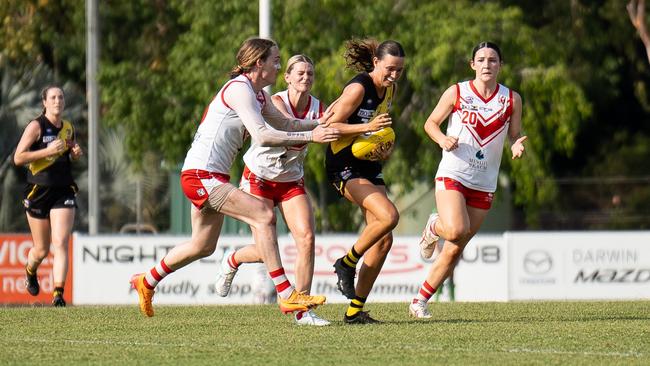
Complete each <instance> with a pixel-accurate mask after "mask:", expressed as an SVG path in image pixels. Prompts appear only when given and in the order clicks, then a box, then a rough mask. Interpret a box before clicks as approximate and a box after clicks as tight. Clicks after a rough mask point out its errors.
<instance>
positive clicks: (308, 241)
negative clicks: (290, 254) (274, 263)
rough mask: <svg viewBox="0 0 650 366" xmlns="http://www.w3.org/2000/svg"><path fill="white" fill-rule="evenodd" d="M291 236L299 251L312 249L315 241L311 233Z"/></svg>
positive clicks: (308, 231) (307, 231) (306, 232)
mask: <svg viewBox="0 0 650 366" xmlns="http://www.w3.org/2000/svg"><path fill="white" fill-rule="evenodd" d="M293 236H294V240H295V241H296V246H297V247H298V250H299V251H301V252H306V251H310V250H313V249H314V242H315V240H316V239H315V237H314V232H313V231H311V230H305V231H301V232H298V233H294V234H293Z"/></svg>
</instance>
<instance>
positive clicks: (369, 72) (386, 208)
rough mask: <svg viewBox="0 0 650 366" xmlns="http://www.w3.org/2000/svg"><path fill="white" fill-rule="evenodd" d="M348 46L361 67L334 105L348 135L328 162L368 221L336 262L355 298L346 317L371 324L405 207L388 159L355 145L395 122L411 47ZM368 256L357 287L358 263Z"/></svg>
mask: <svg viewBox="0 0 650 366" xmlns="http://www.w3.org/2000/svg"><path fill="white" fill-rule="evenodd" d="M346 48H347V50H346V54H345V58H346V62H347V66H348V67H350V68H352V69H355V70H358V71H360V73H359V74H357V75H356V76H355V77H354V78H353V79H352V80H350V81H349V82H348V83H347V85H346V86H345V88H344V89H343V93H342V94H341V96H340V97H339V98H338V99H337V100H336V101H335V102H334V103H332V106H331V107H330V109H331V112H332V113H333V115H332V118H331V121H332V122H333V123H332V126H333V127H335V128H337V129H338V130H340V131H341V134H342V138H341V139H339V140H338V141H336V142H333V143H330V145H329V147H328V149H327V153H326V159H325V162H326V164H325V165H326V169H327V177H328V180H329V182H330V183H331V184H333V185H334V187H335V188H336V190H337V191H338V192H339V194H340V195H341V196H343V197H345V198H346V199H347V200H348V201H350V202H352V203H354V204H355V205H357V206H359V207H360V208H361V211H362V213H363V216H364V219H365V222H366V226H365V227H364V228H363V230H362V231H361V234H360V236H359V239H357V241H356V243H355V244H354V245H353V246H352V248H351V249H350V250H349V252H348V253H347V254H346V255H345V256H343V257H342V258H339V259H337V260H336V262H335V264H334V269H335V273H336V275H337V277H338V281H337V286H338V288H339V290H341V292H342V293H343V295H345V296H346V297H347V298H349V299H351V300H352V301H351V302H350V306H349V307H348V310H347V311H346V314H345V316H344V321H345V322H346V323H351V324H354V323H361V324H366V323H376V322H377V321H376V320H375V319H373V318H371V317H370V316H369V315H368V313H367V312H365V311H363V307H364V304H365V302H366V299H367V298H368V294H369V293H370V290H371V289H372V286H373V284H374V283H375V280H376V279H377V275H379V271H380V270H381V267H382V265H383V264H384V261H385V260H386V256H387V255H388V251H389V250H390V248H391V245H392V243H393V236H392V234H391V231H392V230H393V228H395V226H396V225H397V222H398V220H399V213H398V212H397V208H396V207H395V205H394V204H393V202H391V200H390V199H389V198H388V196H387V194H386V186H385V183H384V179H383V175H382V162H381V161H368V160H361V159H358V158H356V157H355V156H354V155H353V154H352V149H351V146H352V143H353V141H354V139H355V138H356V137H357V136H359V135H361V134H364V133H368V132H374V131H379V130H381V129H382V128H384V127H389V126H390V125H391V123H392V120H391V117H390V116H389V115H388V111H389V110H390V106H391V103H392V100H393V97H394V94H395V83H396V82H397V80H398V79H399V77H400V76H401V75H402V71H403V70H404V56H405V53H404V49H403V48H402V46H401V45H400V44H399V43H398V42H395V41H385V42H382V43H381V44H378V42H377V41H375V40H372V39H365V40H356V39H353V40H350V41H348V43H347V44H346ZM335 122H337V123H335ZM388 153H390V152H388ZM383 158H384V159H385V158H387V156H384V157H383ZM362 256H363V264H362V265H361V269H360V270H359V279H358V281H357V285H356V289H355V285H354V277H355V275H356V266H357V263H358V261H359V259H360V258H361V257H362Z"/></svg>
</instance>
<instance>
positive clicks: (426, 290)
mask: <svg viewBox="0 0 650 366" xmlns="http://www.w3.org/2000/svg"><path fill="white" fill-rule="evenodd" d="M435 293H436V289H435V288H433V287H431V285H430V284H429V282H427V281H424V283H423V284H422V287H420V291H419V292H418V294H417V296H416V297H415V298H414V299H413V302H416V301H422V302H427V301H429V299H430V298H431V296H433V294H435Z"/></svg>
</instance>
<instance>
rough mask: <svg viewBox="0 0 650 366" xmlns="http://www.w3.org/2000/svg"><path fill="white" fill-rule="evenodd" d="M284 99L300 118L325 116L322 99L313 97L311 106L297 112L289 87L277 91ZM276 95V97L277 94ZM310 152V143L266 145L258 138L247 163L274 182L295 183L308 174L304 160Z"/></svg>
mask: <svg viewBox="0 0 650 366" xmlns="http://www.w3.org/2000/svg"><path fill="white" fill-rule="evenodd" d="M275 95H277V96H279V97H280V98H282V101H283V102H284V105H285V107H286V108H287V111H289V114H291V115H292V116H293V117H294V118H297V119H311V120H314V119H318V118H320V117H321V116H322V115H323V108H322V105H321V103H320V101H319V100H318V99H316V98H314V96H312V95H310V96H309V102H308V103H307V108H306V109H305V110H303V111H296V110H295V108H294V107H293V106H292V105H291V103H289V92H288V91H287V90H284V91H281V92H278V93H276V94H275ZM275 95H274V96H275ZM306 155H307V144H303V145H295V146H277V147H262V146H260V145H259V144H257V143H255V141H251V146H250V148H249V149H248V151H246V154H244V162H245V163H246V166H247V167H248V169H249V170H250V171H251V172H253V173H254V174H255V175H256V176H258V177H260V178H262V179H266V180H270V181H274V182H294V181H298V180H300V179H301V178H302V177H303V175H304V169H303V163H304V161H305V156H306Z"/></svg>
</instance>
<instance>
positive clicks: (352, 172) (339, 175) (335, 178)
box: [327, 167, 386, 197]
mask: <svg viewBox="0 0 650 366" xmlns="http://www.w3.org/2000/svg"><path fill="white" fill-rule="evenodd" d="M355 178H363V179H367V180H368V181H370V183H372V184H374V185H376V186H385V185H386V182H384V175H383V174H382V172H381V170H380V171H379V172H377V171H376V170H375V169H368V170H365V169H358V168H354V167H345V168H344V169H343V170H341V171H329V172H328V173H327V180H328V181H329V182H330V183H331V184H332V185H333V186H334V188H335V189H336V191H337V192H339V194H340V195H341V197H343V196H344V195H345V185H346V184H347V182H348V181H349V180H350V179H355Z"/></svg>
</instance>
